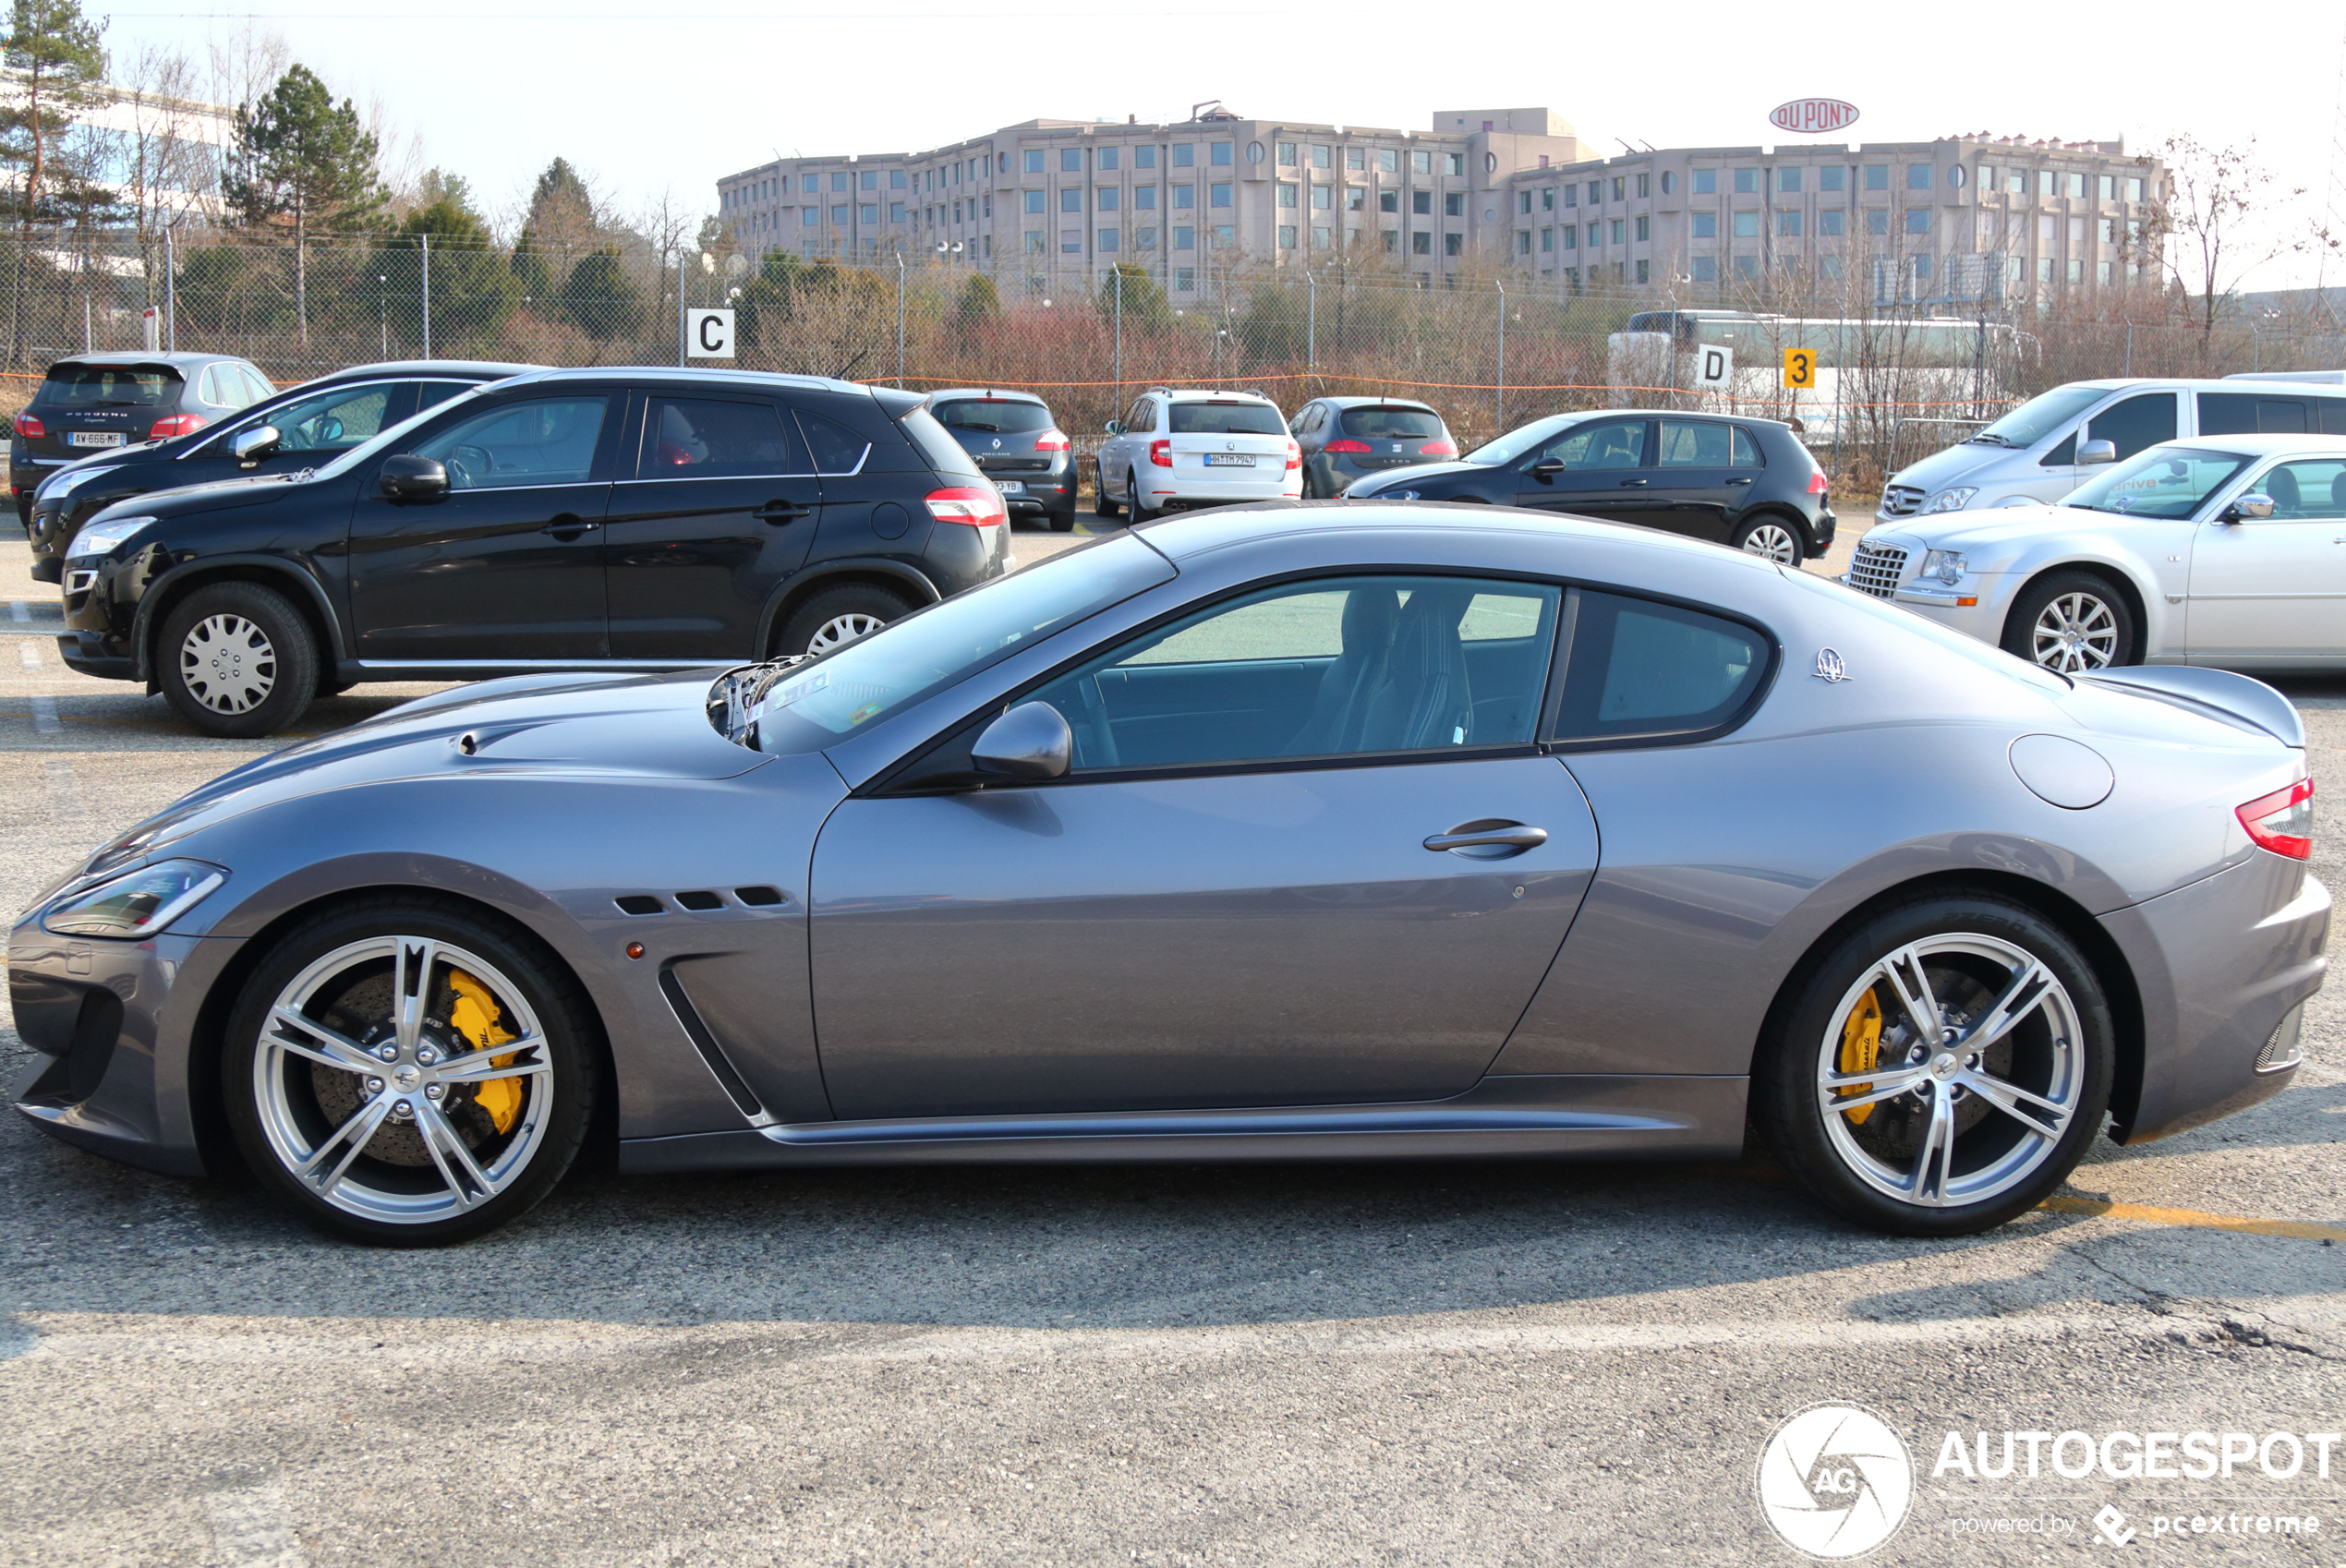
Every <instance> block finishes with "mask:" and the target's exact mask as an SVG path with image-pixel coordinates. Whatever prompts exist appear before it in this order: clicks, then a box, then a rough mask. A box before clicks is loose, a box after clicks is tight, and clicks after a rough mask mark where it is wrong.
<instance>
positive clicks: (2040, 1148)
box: [1755, 895, 2114, 1236]
mask: <svg viewBox="0 0 2346 1568" xmlns="http://www.w3.org/2000/svg"><path fill="white" fill-rule="evenodd" d="M2113 1050H2114V1031H2113V1029H2112V1026H2111V1022H2110V1007H2109V1004H2108V1002H2107V1001H2106V999H2105V998H2104V996H2103V994H2102V989H2101V985H2100V983H2099V981H2098V979H2097V978H2096V977H2095V974H2094V972H2093V970H2092V967H2091V966H2090V965H2088V964H2087V963H2086V960H2085V958H2084V956H2083V955H2082V954H2080V953H2079V952H2078V950H2077V947H2076V946H2075V945H2074V943H2072V942H2071V941H2070V940H2069V938H2068V937H2067V936H2066V935H2063V934H2062V931H2061V930H2060V929H2059V928H2058V927H2056V926H2055V925H2053V924H2052V923H2050V922H2049V921H2047V920H2045V919H2044V918H2043V917H2042V916H2040V915H2038V914H2037V913H2036V912H2035V911H2032V910H2029V909H2027V908H2026V907H2025V906H2023V905H2020V904H2016V903H2010V902H2007V901H2005V900H2003V899H1996V898H1992V897H1989V896H1985V895H1980V896H1959V897H1941V898H1931V899H1921V900H1917V901H1916V902H1912V903H1908V904H1904V905H1900V906H1895V907H1893V908H1892V909H1890V910H1887V911H1884V912H1882V913H1880V914H1879V915H1876V916H1875V917H1873V918H1872V919H1870V920H1868V921H1866V922H1865V923H1862V924H1861V925H1859V926H1858V927H1857V928H1856V929H1855V930H1853V931H1851V932H1849V933H1848V934H1847V935H1844V937H1842V938H1841V940H1840V941H1839V942H1837V943H1836V944H1835V945H1834V946H1833V947H1832V949H1831V950H1830V951H1829V952H1828V953H1827V954H1826V955H1825V957H1824V958H1823V959H1822V960H1821V961H1820V963H1818V964H1817V965H1816V966H1815V967H1814V968H1813V969H1812V970H1811V971H1810V972H1809V973H1808V977H1807V979H1806V980H1805V982H1804V983H1802V986H1801V989H1800V991H1799V993H1798V995H1796V997H1795V998H1794V999H1793V1003H1792V1005H1791V1007H1789V1008H1787V1009H1784V1012H1783V1013H1782V1014H1781V1022H1780V1026H1779V1027H1776V1028H1775V1029H1773V1031H1772V1037H1771V1038H1770V1040H1769V1041H1767V1042H1766V1043H1765V1044H1764V1045H1763V1050H1762V1055H1761V1060H1760V1082H1759V1083H1758V1084H1757V1085H1756V1086H1755V1088H1756V1090H1757V1096H1756V1098H1757V1109H1758V1110H1759V1112H1760V1118H1761V1122H1762V1125H1763V1128H1765V1130H1766V1131H1767V1132H1768V1133H1769V1134H1770V1135H1771V1137H1772V1140H1773V1142H1774V1144H1775V1146H1776V1149H1777V1152H1779V1153H1780V1154H1781V1155H1782V1156H1783V1157H1784V1162H1785V1164H1788V1165H1790V1166H1791V1167H1792V1170H1793V1172H1794V1174H1795V1175H1796V1176H1799V1177H1800V1179H1801V1180H1802V1181H1803V1182H1804V1183H1805V1184H1806V1185H1807V1186H1808V1188H1809V1190H1810V1191H1812V1192H1813V1193H1815V1194H1816V1195H1817V1196H1818V1197H1819V1198H1820V1199H1821V1200H1824V1201H1825V1202H1826V1203H1828V1204H1830V1205H1831V1206H1832V1207H1833V1208H1835V1209H1838V1210H1840V1211H1841V1212H1843V1213H1844V1214H1846V1215H1848V1216H1849V1217H1850V1218H1852V1219H1854V1220H1856V1221H1858V1222H1859V1223H1860V1224H1867V1225H1869V1226H1872V1227H1873V1228H1874V1229H1877V1230H1881V1231H1887V1232H1890V1233H1892V1234H1893V1235H1899V1236H1965V1235H1970V1234H1972V1233H1975V1232H1977V1231H1983V1230H1988V1229H1989V1228H1991V1227H1993V1226H1995V1225H1999V1224H2002V1223H2003V1222H2004V1221H2006V1220H2008V1219H2011V1218H2012V1217H2013V1215H2015V1214H2018V1213H2020V1212H2023V1211H2024V1210H2026V1209H2030V1208H2033V1207H2035V1206H2036V1205H2037V1204H2038V1202H2040V1201H2042V1200H2044V1198H2045V1196H2046V1195H2047V1194H2049V1193H2050V1192H2051V1191H2052V1190H2053V1188H2056V1187H2058V1186H2060V1185H2061V1183H2062V1181H2063V1180H2065V1179H2066V1178H2067V1177H2068V1175H2069V1173H2070V1172H2071V1171H2072V1170H2074V1168H2075V1167H2076V1164H2077V1162H2078V1161H2079V1160H2080V1159H2082V1158H2084V1156H2085V1152H2086V1146H2087V1144H2088V1143H2090V1142H2091V1140H2092V1139H2093V1137H2094V1134H2095V1132H2096V1130H2097V1129H2098V1128H2099V1126H2100V1124H2101V1118H2102V1113H2103V1112H2104V1111H2105V1110H2106V1109H2107V1108H2108V1106H2109V1104H2110V1069H2111V1060H2112V1054H2113Z"/></svg>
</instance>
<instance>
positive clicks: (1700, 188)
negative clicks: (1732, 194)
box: [1694, 169, 1719, 196]
mask: <svg viewBox="0 0 2346 1568" xmlns="http://www.w3.org/2000/svg"><path fill="white" fill-rule="evenodd" d="M1694 193H1695V194H1696V195H1697V196H1716V195H1718V194H1719V171H1718V170H1716V169H1697V170H1696V171H1695V172H1694Z"/></svg>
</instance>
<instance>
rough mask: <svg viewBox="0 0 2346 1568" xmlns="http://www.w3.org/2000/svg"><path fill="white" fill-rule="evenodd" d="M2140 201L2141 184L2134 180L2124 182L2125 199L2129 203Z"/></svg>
mask: <svg viewBox="0 0 2346 1568" xmlns="http://www.w3.org/2000/svg"><path fill="white" fill-rule="evenodd" d="M2126 199H2127V200H2129V201H2140V200H2141V199H2143V182H2142V181H2140V180H2135V179H2130V180H2128V181H2127V182H2126Z"/></svg>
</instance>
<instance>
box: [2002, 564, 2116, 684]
mask: <svg viewBox="0 0 2346 1568" xmlns="http://www.w3.org/2000/svg"><path fill="white" fill-rule="evenodd" d="M2002 645H2003V650H2004V652H2006V653H2008V654H2012V655H2014V656H2015V657H2020V658H2025V659H2026V660H2028V661H2029V662H2030V663H2032V664H2039V665H2042V666H2044V668H2046V669H2053V670H2059V671H2060V672H2062V674H2064V675H2077V674H2089V673H2091V672H2092V671H2094V670H2096V669H2109V668H2110V667H2111V666H2114V665H2123V664H2140V663H2141V662H2142V657H2143V650H2142V630H2141V628H2139V627H2138V626H2136V625H2135V624H2134V610H2133V609H2132V608H2131V607H2130V606H2129V605H2128V604H2127V603H2126V598H2125V596H2124V595H2122V594H2121V593H2120V592H2119V591H2118V590H2117V589H2116V588H2115V587H2113V586H2111V585H2110V580H2109V579H2108V578H2106V577H2102V576H2100V575H2098V574H2097V573H2091V572H2048V573H2045V574H2044V575H2043V576H2041V577H2039V578H2038V579H2037V580H2036V581H2035V582H2033V583H2030V584H2029V585H2027V586H2026V587H2025V588H2023V589H2021V590H2020V597H2018V598H2016V599H2014V600H2013V606H2012V614H2011V615H2010V616H2009V617H2008V618H2007V619H2006V620H2005V621H2004V635H2003V644H2002Z"/></svg>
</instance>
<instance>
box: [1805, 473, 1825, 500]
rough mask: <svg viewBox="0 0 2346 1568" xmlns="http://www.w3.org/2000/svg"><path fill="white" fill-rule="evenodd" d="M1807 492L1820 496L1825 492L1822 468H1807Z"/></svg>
mask: <svg viewBox="0 0 2346 1568" xmlns="http://www.w3.org/2000/svg"><path fill="white" fill-rule="evenodd" d="M1808 493H1809V494H1810V495H1812V496H1820V495H1822V494H1824V493H1825V471H1824V470H1823V469H1821V468H1811V469H1809V470H1808Z"/></svg>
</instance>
